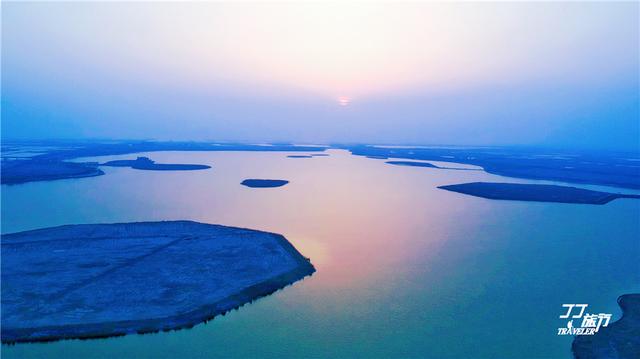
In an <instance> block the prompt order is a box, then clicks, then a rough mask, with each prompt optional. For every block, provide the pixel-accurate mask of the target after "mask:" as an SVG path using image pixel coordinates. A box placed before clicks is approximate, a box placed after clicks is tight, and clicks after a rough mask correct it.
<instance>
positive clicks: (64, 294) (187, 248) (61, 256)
mask: <svg viewBox="0 0 640 359" xmlns="http://www.w3.org/2000/svg"><path fill="white" fill-rule="evenodd" d="M314 271H315V269H314V267H313V265H311V263H310V262H309V260H308V259H307V258H305V257H303V256H302V255H301V254H300V253H299V252H298V251H297V250H296V249H295V248H294V247H293V246H292V245H291V243H289V242H288V241H287V240H286V239H285V238H284V237H283V236H282V235H279V234H275V233H268V232H261V231H256V230H250V229H244V228H235V227H227V226H220V225H212V224H205V223H198V222H192V221H166V222H137V223H119V224H82V225H67V226H60V227H53V228H44V229H38V230H31V231H26V232H20V233H14V234H7V235H3V236H2V333H1V334H2V342H3V343H16V342H37V341H52V340H59V339H70V338H83V339H87V338H100V337H110V336H119V335H126V334H131V333H151V332H157V331H161V330H162V331H167V330H175V329H181V328H191V327H192V326H194V325H196V324H198V323H201V322H204V321H207V320H210V319H212V318H213V317H215V316H217V315H219V314H223V313H225V312H227V311H229V310H231V309H236V308H238V307H240V306H242V305H244V304H246V303H249V302H252V301H253V300H255V299H257V298H260V297H263V296H266V295H269V294H271V293H273V292H275V291H277V290H279V289H281V288H283V287H285V286H287V285H289V284H292V283H294V282H296V281H298V280H300V279H302V278H304V277H305V276H308V275H311V274H312V273H313V272H314Z"/></svg>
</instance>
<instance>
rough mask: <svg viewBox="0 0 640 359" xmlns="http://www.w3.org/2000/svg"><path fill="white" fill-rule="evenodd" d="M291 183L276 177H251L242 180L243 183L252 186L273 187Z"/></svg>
mask: <svg viewBox="0 0 640 359" xmlns="http://www.w3.org/2000/svg"><path fill="white" fill-rule="evenodd" d="M287 183H289V181H287V180H274V179H257V178H250V179H246V180H244V181H242V182H240V184H241V185H243V186H247V187H251V188H273V187H282V186H284V185H286V184H287Z"/></svg>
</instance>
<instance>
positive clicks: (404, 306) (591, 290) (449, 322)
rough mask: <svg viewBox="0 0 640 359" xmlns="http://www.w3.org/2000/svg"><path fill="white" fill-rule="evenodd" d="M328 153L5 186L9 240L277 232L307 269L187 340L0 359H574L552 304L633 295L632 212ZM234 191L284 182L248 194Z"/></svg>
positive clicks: (628, 206) (621, 204)
mask: <svg viewBox="0 0 640 359" xmlns="http://www.w3.org/2000/svg"><path fill="white" fill-rule="evenodd" d="M329 153H330V154H331V156H329V157H315V158H305V159H292V158H287V157H286V156H287V155H288V154H290V153H269V152H162V153H147V154H141V155H144V156H148V157H150V158H151V159H153V160H155V161H157V162H162V163H198V164H209V165H211V166H212V167H213V168H212V169H211V170H205V171H193V172H192V171H189V172H153V171H139V170H134V169H130V168H105V169H104V170H105V172H107V175H105V176H100V177H93V178H85V179H74V180H61V181H53V182H36V183H27V184H23V185H17V186H2V232H3V233H10V232H15V231H22V230H27V229H33V228H41V227H48V226H55V225H61V224H71V223H104V222H129V221H143V220H162V219H192V220H196V221H202V222H209V223H219V224H225V225H232V226H240V227H248V228H253V229H260V230H267V231H272V232H277V233H282V234H283V235H285V236H286V237H287V239H288V240H289V241H290V242H291V243H293V245H294V246H295V247H296V248H297V249H298V250H299V251H300V252H301V253H302V254H303V255H305V256H307V257H310V258H311V261H312V262H313V264H314V265H315V267H316V269H317V272H316V273H315V274H314V275H313V276H312V277H308V278H306V279H304V280H303V281H300V282H297V283H295V284H294V285H292V286H289V287H287V288H285V289H283V290H281V291H278V292H277V293H275V294H273V295H271V296H269V297H266V298H263V299H260V300H258V301H256V302H254V303H252V304H248V305H245V306H243V307H242V308H240V309H239V310H237V311H234V312H231V313H229V314H227V315H225V316H221V317H217V318H216V319H214V320H213V321H210V322H209V323H207V324H200V325H197V326H196V327H194V328H193V329H189V330H181V331H177V332H169V333H159V334H150V335H129V336H126V337H119V338H110V339H100V340H86V341H79V340H70V341H61V342H55V343H44V344H20V345H15V346H2V357H3V358H76V357H82V358H247V357H250V358H253V357H271V358H327V357H329V358H351V357H362V358H396V357H403V358H404V357H436V358H441V357H455V358H570V357H571V355H570V344H571V340H572V338H570V337H559V336H557V328H558V327H559V326H565V325H566V322H563V321H562V320H561V319H559V318H558V316H559V315H560V314H562V308H561V305H562V303H588V304H589V305H590V308H593V309H594V310H595V311H598V312H608V313H613V314H614V319H617V318H619V316H620V312H619V309H618V308H617V305H616V298H617V297H618V296H619V295H620V294H623V293H630V292H638V291H640V261H639V260H638V259H639V258H640V242H639V238H640V201H637V200H631V199H621V200H616V201H613V202H611V203H609V204H607V205H604V206H592V205H575V204H547V203H532V202H511V201H492V200H487V199H482V198H475V197H470V196H465V195H461V194H457V193H452V192H447V191H443V190H439V189H437V188H436V186H439V185H445V184H453V183H463V182H469V181H511V182H524V183H542V182H539V181H538V182H534V181H525V180H516V179H509V178H504V177H499V176H494V175H490V174H487V173H484V172H482V171H453V170H437V169H429V168H411V167H402V166H391V165H387V164H385V163H384V161H382V160H375V159H368V158H364V157H356V156H351V155H349V154H348V153H347V152H345V151H337V150H335V151H329ZM137 155H138V154H136V155H127V156H109V157H102V158H100V160H101V161H105V160H111V159H127V158H134V157H135V156H137ZM246 178H269V179H286V180H289V181H290V183H289V184H288V185H286V186H284V187H280V188H271V189H269V188H268V189H252V188H247V187H244V186H241V185H240V182H241V181H242V180H243V179H246ZM591 188H594V187H591ZM627 192H630V191H627Z"/></svg>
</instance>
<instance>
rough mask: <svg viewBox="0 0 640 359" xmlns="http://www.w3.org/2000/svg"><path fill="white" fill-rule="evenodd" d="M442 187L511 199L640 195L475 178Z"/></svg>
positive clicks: (584, 200) (600, 199) (602, 199)
mask: <svg viewBox="0 0 640 359" xmlns="http://www.w3.org/2000/svg"><path fill="white" fill-rule="evenodd" d="M438 188H440V189H444V190H447V191H452V192H457V193H462V194H467V195H470V196H476V197H482V198H488V199H497V200H511V201H532V202H557V203H578V204H606V203H609V202H611V201H613V200H614V199H617V198H640V195H634V194H620V193H609V192H600V191H592V190H588V189H582V188H576V187H567V186H556V185H543V184H523V183H493V182H472V183H462V184H454V185H447V186H440V187H438Z"/></svg>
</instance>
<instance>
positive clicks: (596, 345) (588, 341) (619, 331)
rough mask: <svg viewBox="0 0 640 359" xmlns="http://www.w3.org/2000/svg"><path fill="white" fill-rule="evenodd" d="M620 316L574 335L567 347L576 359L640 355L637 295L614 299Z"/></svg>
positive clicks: (639, 301) (639, 298) (632, 358)
mask: <svg viewBox="0 0 640 359" xmlns="http://www.w3.org/2000/svg"><path fill="white" fill-rule="evenodd" d="M618 305H619V306H620V308H621V309H622V318H620V320H618V321H616V322H613V323H611V324H609V325H608V326H606V327H601V328H600V330H598V332H597V333H596V334H594V335H578V336H576V337H575V338H574V340H573V344H572V346H571V350H572V351H573V355H574V357H575V358H576V359H596V358H620V359H636V358H640V294H625V295H622V296H620V297H619V298H618Z"/></svg>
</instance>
